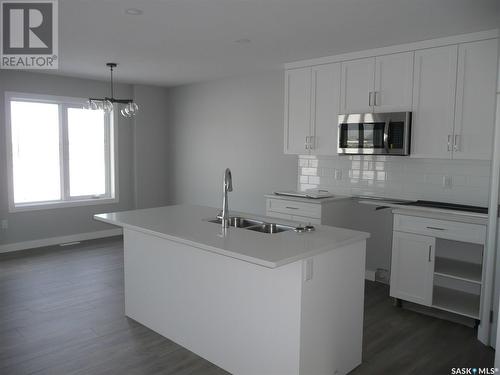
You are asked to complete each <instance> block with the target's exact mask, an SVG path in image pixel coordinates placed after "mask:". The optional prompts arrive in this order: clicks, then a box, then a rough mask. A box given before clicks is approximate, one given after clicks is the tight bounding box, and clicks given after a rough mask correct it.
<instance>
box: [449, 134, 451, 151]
mask: <svg viewBox="0 0 500 375" xmlns="http://www.w3.org/2000/svg"><path fill="white" fill-rule="evenodd" d="M448 151H451V134H448Z"/></svg>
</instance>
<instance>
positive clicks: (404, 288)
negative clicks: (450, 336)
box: [390, 210, 486, 320]
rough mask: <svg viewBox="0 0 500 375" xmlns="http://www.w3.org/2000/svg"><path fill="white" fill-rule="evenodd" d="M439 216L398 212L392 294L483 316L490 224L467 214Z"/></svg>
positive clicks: (406, 299)
mask: <svg viewBox="0 0 500 375" xmlns="http://www.w3.org/2000/svg"><path fill="white" fill-rule="evenodd" d="M437 216H440V217H436V214H433V213H425V212H419V213H410V212H409V211H408V210H407V211H405V210H395V211H394V225H393V230H394V232H393V244H392V261H391V282H390V283H391V288H390V295H391V296H392V297H395V298H398V299H402V300H405V301H410V302H414V303H419V304H422V305H425V306H431V307H433V308H436V309H440V310H445V311H448V312H452V313H455V314H459V315H462V316H466V317H469V318H473V319H477V320H482V319H484V317H485V316H484V313H483V312H482V310H481V303H482V302H481V301H482V299H481V292H482V285H483V279H484V273H483V270H484V269H485V265H484V258H483V252H484V244H485V240H486V225H485V224H480V222H479V220H480V219H478V218H474V217H472V218H468V217H467V216H464V215H461V216H457V215H453V214H439V215H437ZM448 218H449V219H448Z"/></svg>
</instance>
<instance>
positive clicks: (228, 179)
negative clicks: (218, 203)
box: [220, 168, 233, 228]
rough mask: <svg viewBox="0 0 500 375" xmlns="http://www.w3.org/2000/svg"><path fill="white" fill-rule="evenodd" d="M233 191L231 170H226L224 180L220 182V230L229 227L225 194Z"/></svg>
mask: <svg viewBox="0 0 500 375" xmlns="http://www.w3.org/2000/svg"><path fill="white" fill-rule="evenodd" d="M228 191H233V178H232V176H231V170H230V169H229V168H226V170H225V171H224V178H223V180H222V211H221V213H220V218H221V223H222V228H227V227H229V207H228V201H227V192H228Z"/></svg>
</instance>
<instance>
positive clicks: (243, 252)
mask: <svg viewBox="0 0 500 375" xmlns="http://www.w3.org/2000/svg"><path fill="white" fill-rule="evenodd" d="M218 212H219V209H217V208H212V207H203V206H191V205H178V206H165V207H155V208H148V209H143V210H133V211H122V212H113V213H104V214H98V215H94V218H95V219H96V220H99V221H103V222H105V223H109V224H113V225H117V226H120V227H123V228H126V229H131V230H136V231H140V232H143V233H147V234H151V235H153V236H157V237H162V238H165V239H167V240H171V241H176V242H180V243H184V244H187V245H190V246H194V247H197V248H200V249H203V250H207V251H211V252H214V253H218V254H221V255H224V256H229V257H232V258H236V259H241V260H243V261H246V262H250V263H254V264H258V265H261V266H265V267H269V268H276V267H279V266H282V265H285V264H288V263H292V262H296V261H298V260H301V259H304V258H308V257H311V256H313V255H316V254H319V253H322V252H325V251H329V250H332V249H335V248H338V247H341V246H345V245H348V244H351V243H354V242H357V241H362V240H365V239H367V238H368V237H370V234H369V233H365V232H359V231H354V230H350V229H343V228H336V227H330V226H323V225H317V226H316V227H315V228H316V231H314V232H310V233H296V232H294V231H286V232H281V233H275V234H268V233H260V232H255V231H251V230H248V229H242V228H229V230H228V232H227V234H226V236H225V237H223V236H221V225H220V224H216V223H210V222H208V221H207V220H210V219H214V218H215V217H216V215H217V214H218ZM231 214H232V215H241V216H245V217H249V218H256V219H259V218H261V219H265V221H267V222H272V223H280V224H290V223H293V222H289V221H285V220H281V219H275V218H265V217H259V216H255V215H249V214H241V213H234V212H231ZM293 224H294V225H297V223H293Z"/></svg>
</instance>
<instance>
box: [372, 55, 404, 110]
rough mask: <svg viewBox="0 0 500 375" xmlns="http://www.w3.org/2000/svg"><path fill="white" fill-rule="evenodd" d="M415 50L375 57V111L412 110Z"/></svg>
mask: <svg viewBox="0 0 500 375" xmlns="http://www.w3.org/2000/svg"><path fill="white" fill-rule="evenodd" d="M412 88H413V52H403V53H395V54H392V55H385V56H379V57H377V58H375V93H374V94H373V95H374V98H373V105H374V107H373V110H374V112H400V111H411V105H412V94H413V93H412Z"/></svg>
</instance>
